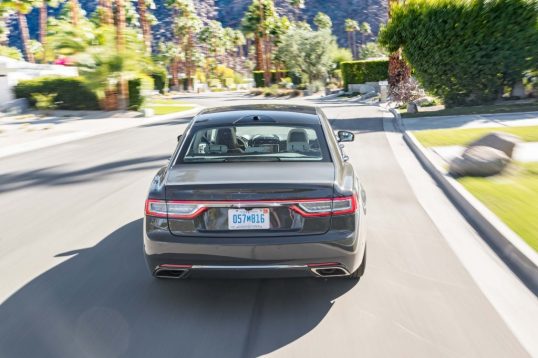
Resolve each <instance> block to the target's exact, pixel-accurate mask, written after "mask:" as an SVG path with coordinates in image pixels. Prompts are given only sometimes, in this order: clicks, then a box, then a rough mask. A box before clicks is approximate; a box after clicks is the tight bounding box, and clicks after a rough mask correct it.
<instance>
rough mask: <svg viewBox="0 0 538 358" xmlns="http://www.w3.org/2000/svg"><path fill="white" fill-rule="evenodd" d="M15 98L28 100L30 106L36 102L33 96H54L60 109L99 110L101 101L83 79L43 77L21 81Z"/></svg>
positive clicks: (33, 105)
mask: <svg viewBox="0 0 538 358" xmlns="http://www.w3.org/2000/svg"><path fill="white" fill-rule="evenodd" d="M14 92H15V97H17V98H26V99H27V100H28V103H29V104H30V106H32V107H35V104H36V101H35V98H34V96H32V94H42V95H53V94H56V95H55V96H54V99H53V102H54V103H55V105H56V108H58V109H70V110H97V109H99V100H98V99H97V95H96V94H95V93H94V92H92V91H91V90H90V89H89V88H88V87H87V86H86V83H85V82H84V80H83V79H82V78H79V77H42V78H37V79H33V80H26V81H20V82H19V83H18V84H17V85H16V86H15V88H14Z"/></svg>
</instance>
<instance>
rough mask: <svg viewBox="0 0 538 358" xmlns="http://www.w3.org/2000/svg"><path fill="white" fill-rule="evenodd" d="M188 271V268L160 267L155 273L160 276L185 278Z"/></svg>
mask: <svg viewBox="0 0 538 358" xmlns="http://www.w3.org/2000/svg"><path fill="white" fill-rule="evenodd" d="M188 273H189V270H188V269H171V268H158V269H156V270H155V272H154V273H153V274H154V275H155V277H158V278H184V277H185V276H187V274H188Z"/></svg>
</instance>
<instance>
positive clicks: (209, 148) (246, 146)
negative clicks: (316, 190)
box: [179, 124, 330, 163]
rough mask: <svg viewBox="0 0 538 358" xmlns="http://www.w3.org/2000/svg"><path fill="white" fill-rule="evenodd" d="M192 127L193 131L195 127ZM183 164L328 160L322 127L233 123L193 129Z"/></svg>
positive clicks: (184, 153)
mask: <svg viewBox="0 0 538 358" xmlns="http://www.w3.org/2000/svg"><path fill="white" fill-rule="evenodd" d="M194 129H195V130H194ZM194 129H193V131H192V132H191V135H190V136H189V137H188V138H185V139H186V142H185V146H183V148H186V149H183V150H182V153H180V158H179V161H180V162H182V163H203V162H232V161H238V162H239V161H247V162H261V161H294V162H297V161H305V162H306V161H318V162H319V161H330V158H329V155H328V149H327V144H326V142H325V140H324V137H323V132H322V130H321V126H305V125H297V126H295V125H276V124H271V125H266V124H263V125H261V124H257V125H235V126H215V127H202V128H194Z"/></svg>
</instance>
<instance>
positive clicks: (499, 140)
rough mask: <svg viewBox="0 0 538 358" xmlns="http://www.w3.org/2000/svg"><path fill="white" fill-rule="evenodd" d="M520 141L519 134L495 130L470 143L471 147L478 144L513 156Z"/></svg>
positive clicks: (510, 156)
mask: <svg viewBox="0 0 538 358" xmlns="http://www.w3.org/2000/svg"><path fill="white" fill-rule="evenodd" d="M520 142H521V139H519V137H518V136H515V135H512V134H507V133H500V132H494V133H490V134H487V135H485V136H483V137H482V138H480V139H478V140H476V141H474V142H472V143H471V144H469V148H471V147H477V146H484V147H491V148H494V149H497V150H500V151H501V152H503V153H504V154H506V155H507V156H508V157H509V158H512V153H513V152H514V148H515V146H516V144H517V143H520Z"/></svg>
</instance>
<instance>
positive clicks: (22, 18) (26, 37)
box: [17, 11, 35, 63]
mask: <svg viewBox="0 0 538 358" xmlns="http://www.w3.org/2000/svg"><path fill="white" fill-rule="evenodd" d="M17 18H18V20H19V27H20V30H21V39H22V46H23V48H24V55H25V56H26V61H28V62H32V63H34V62H35V59H34V54H33V53H32V52H31V51H30V32H29V31H28V22H27V21H26V15H24V14H23V13H22V12H20V11H17Z"/></svg>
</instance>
